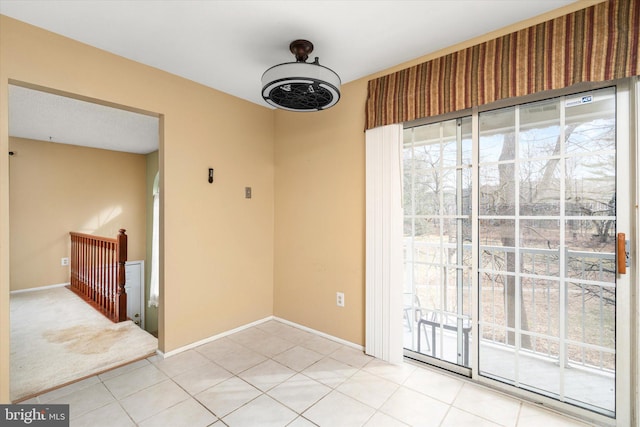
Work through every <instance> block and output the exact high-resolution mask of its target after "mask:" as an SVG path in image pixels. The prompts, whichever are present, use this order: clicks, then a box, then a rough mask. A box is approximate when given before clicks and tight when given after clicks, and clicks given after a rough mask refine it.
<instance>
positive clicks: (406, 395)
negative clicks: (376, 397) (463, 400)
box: [380, 386, 449, 427]
mask: <svg viewBox="0 0 640 427" xmlns="http://www.w3.org/2000/svg"><path fill="white" fill-rule="evenodd" d="M448 410H449V405H447V404H445V403H443V402H440V401H439V400H435V399H433V398H431V397H429V396H425V395H424V394H422V393H418V392H417V391H413V390H411V389H408V388H406V387H402V386H401V387H400V388H399V389H398V390H397V391H396V392H395V393H394V394H393V396H391V397H390V398H389V400H387V401H386V402H385V404H384V405H382V407H381V408H380V412H383V413H385V414H387V415H390V416H391V417H393V418H396V419H398V420H400V421H402V422H404V423H406V424H409V425H412V426H423V427H432V426H433V427H436V426H439V425H440V422H441V421H442V420H443V419H444V416H445V415H446V413H447V411H448Z"/></svg>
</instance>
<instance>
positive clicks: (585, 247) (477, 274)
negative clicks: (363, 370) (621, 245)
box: [403, 87, 630, 417]
mask: <svg viewBox="0 0 640 427" xmlns="http://www.w3.org/2000/svg"><path fill="white" fill-rule="evenodd" d="M627 96H628V95H627ZM616 111H617V95H616V88H615V87H611V88H603V89H597V90H592V91H589V92H584V93H579V94H575V95H570V96H560V97H555V98H552V99H546V100H542V101H537V102H533V103H527V104H520V105H515V106H511V107H507V108H501V109H496V110H491V111H484V112H479V113H474V114H472V115H471V116H468V117H462V118H458V119H454V120H446V121H440V122H436V123H430V124H424V125H417V126H413V127H407V128H406V129H405V131H404V151H403V153H404V159H403V168H404V171H403V177H404V187H403V188H404V197H403V200H404V211H405V216H404V287H403V292H404V318H403V322H404V325H403V326H404V347H405V355H407V356H409V357H413V358H416V359H420V360H424V361H427V362H430V363H431V362H433V363H434V364H436V365H446V366H445V367H447V368H448V369H452V370H455V371H459V372H462V373H466V374H467V375H469V376H472V377H474V378H476V379H478V380H479V381H481V382H484V381H486V382H490V383H492V384H496V386H499V388H502V387H505V388H507V389H509V388H510V389H513V390H515V389H517V390H520V391H523V393H525V394H526V393H530V392H533V393H536V394H537V395H539V396H544V398H545V399H549V400H551V401H555V402H562V403H560V405H562V404H564V403H566V404H570V405H571V407H572V408H576V407H578V408H581V409H579V410H578V411H581V410H583V409H586V410H588V411H592V412H595V413H598V414H602V415H605V416H607V417H614V416H615V414H616V390H620V389H625V388H624V387H622V388H621V386H620V384H622V382H620V381H617V378H618V376H619V375H620V374H619V372H620V366H622V365H624V366H626V367H625V368H624V372H626V374H625V375H623V377H621V378H624V377H628V366H629V365H628V363H627V362H625V363H622V365H621V364H620V363H619V360H621V359H619V357H618V356H619V348H620V347H619V345H620V342H621V341H617V340H616V334H617V333H618V334H619V333H620V329H618V331H617V330H616V324H617V323H616V322H620V321H621V318H622V319H624V322H625V323H627V322H630V319H629V318H627V317H625V316H626V315H621V313H629V311H628V310H629V309H628V307H629V303H628V301H627V302H626V303H624V304H623V305H622V306H621V307H622V308H623V309H620V307H619V306H618V304H619V303H620V298H621V297H620V295H623V294H621V293H620V292H619V290H620V289H619V288H618V287H617V282H619V281H620V280H627V281H628V279H625V278H623V279H621V276H619V275H618V274H617V273H616V272H617V270H616V268H617V266H616V259H617V258H616V257H617V256H618V257H620V256H623V257H624V256H625V255H624V253H622V254H621V253H618V254H616V249H617V246H616V245H617V242H616V233H617V232H618V230H617V227H618V225H619V221H618V219H619V218H618V216H617V215H618V211H619V210H620V209H621V206H622V205H623V204H624V205H625V206H628V200H625V199H628V198H629V188H628V180H627V181H625V180H624V179H622V180H620V179H618V176H617V170H616V167H617V163H619V162H620V160H619V159H620V153H619V152H618V150H617V147H616V144H617V141H618V140H619V138H620V136H619V132H620V130H619V129H617V128H618V118H617V117H616V115H617V114H616ZM472 123H473V126H472ZM621 182H622V183H623V184H622V186H621V185H620V183H621ZM625 182H626V183H625ZM622 187H624V188H622ZM472 207H473V209H472ZM627 226H628V225H625V227H627ZM625 292H626V291H625ZM624 295H629V294H628V292H627V293H624ZM627 299H628V297H627ZM621 316H622V317H621ZM474 333H475V335H476V336H474ZM618 393H619V392H618Z"/></svg>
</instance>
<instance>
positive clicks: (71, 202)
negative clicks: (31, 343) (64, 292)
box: [9, 138, 146, 290]
mask: <svg viewBox="0 0 640 427" xmlns="http://www.w3.org/2000/svg"><path fill="white" fill-rule="evenodd" d="M9 148H10V149H11V150H12V151H14V152H16V153H17V154H16V155H15V156H13V157H11V158H10V160H9V162H10V174H9V176H10V191H9V192H10V196H9V214H10V236H11V241H10V244H11V263H10V271H11V290H18V289H28V288H36V287H40V286H45V285H53V284H59V283H67V282H69V267H68V266H65V267H63V266H61V263H60V261H61V258H62V257H69V255H70V252H69V251H70V244H69V232H70V231H76V232H80V233H86V234H92V235H96V236H105V237H116V236H117V234H118V230H119V229H120V228H124V229H126V230H127V235H128V236H129V238H128V255H129V259H130V260H137V259H144V258H145V245H146V230H145V169H146V162H145V158H144V156H143V155H140V154H130V153H120V152H116V151H107V150H98V149H94V148H85V147H77V146H73V145H66V144H56V143H52V142H42V141H33V140H27V139H19V138H11V139H10V140H9Z"/></svg>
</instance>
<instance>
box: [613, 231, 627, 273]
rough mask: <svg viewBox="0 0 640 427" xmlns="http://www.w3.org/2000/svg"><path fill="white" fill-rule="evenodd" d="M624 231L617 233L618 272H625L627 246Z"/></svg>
mask: <svg viewBox="0 0 640 427" xmlns="http://www.w3.org/2000/svg"><path fill="white" fill-rule="evenodd" d="M625 237H626V236H625V234H624V233H618V242H617V243H618V250H617V254H616V257H617V262H618V274H627V248H626V238H625Z"/></svg>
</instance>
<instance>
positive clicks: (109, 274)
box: [69, 229, 127, 322]
mask: <svg viewBox="0 0 640 427" xmlns="http://www.w3.org/2000/svg"><path fill="white" fill-rule="evenodd" d="M70 235H71V256H70V261H71V269H70V270H71V273H70V275H71V277H70V286H69V288H70V289H71V290H73V291H74V292H75V293H77V294H78V295H80V296H81V297H82V298H83V299H85V300H86V301H87V302H89V303H90V304H91V305H93V306H94V307H95V308H96V309H98V310H99V311H100V312H102V313H103V314H104V315H105V316H107V317H108V318H109V319H111V320H112V321H114V322H121V321H124V320H127V294H126V290H125V280H126V277H125V263H126V261H127V235H126V234H125V230H124V229H122V230H120V231H119V234H118V236H117V238H115V239H114V238H106V237H97V236H90V235H87V234H81V233H74V232H72V233H70Z"/></svg>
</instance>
